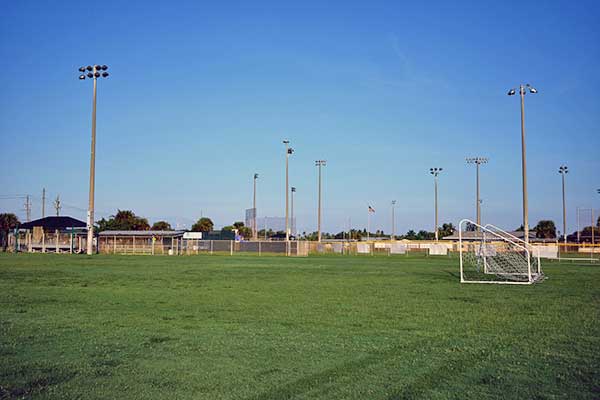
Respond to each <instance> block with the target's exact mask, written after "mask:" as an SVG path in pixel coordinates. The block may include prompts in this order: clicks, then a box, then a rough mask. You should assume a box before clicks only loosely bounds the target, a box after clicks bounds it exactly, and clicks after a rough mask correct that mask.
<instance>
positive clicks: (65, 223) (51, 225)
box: [19, 216, 87, 230]
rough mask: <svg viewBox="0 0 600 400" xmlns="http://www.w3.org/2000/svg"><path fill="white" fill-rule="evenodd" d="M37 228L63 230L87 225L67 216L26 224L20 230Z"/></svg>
mask: <svg viewBox="0 0 600 400" xmlns="http://www.w3.org/2000/svg"><path fill="white" fill-rule="evenodd" d="M36 226H41V227H42V228H44V230H56V229H58V230H62V229H73V228H86V227H87V224H86V223H85V222H83V221H80V220H78V219H75V218H72V217H67V216H54V217H44V218H40V219H36V220H33V221H30V222H26V223H24V224H21V225H20V226H19V228H20V229H33V228H34V227H36Z"/></svg>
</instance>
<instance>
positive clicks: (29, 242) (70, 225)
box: [19, 216, 87, 253]
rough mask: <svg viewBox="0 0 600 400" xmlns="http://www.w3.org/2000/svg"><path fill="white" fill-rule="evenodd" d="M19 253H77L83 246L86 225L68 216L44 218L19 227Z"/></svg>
mask: <svg viewBox="0 0 600 400" xmlns="http://www.w3.org/2000/svg"><path fill="white" fill-rule="evenodd" d="M19 231H20V232H21V233H22V234H23V235H24V237H23V238H22V240H20V243H19V250H20V251H29V252H42V253H46V252H50V251H52V252H56V253H61V252H68V253H78V252H80V251H81V250H82V249H83V247H84V246H85V236H86V235H87V225H86V223H85V222H83V221H80V220H78V219H75V218H72V217H68V216H54V217H45V218H40V219H36V220H33V221H31V222H26V223H24V224H21V225H20V226H19Z"/></svg>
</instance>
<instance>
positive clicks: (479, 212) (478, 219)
mask: <svg viewBox="0 0 600 400" xmlns="http://www.w3.org/2000/svg"><path fill="white" fill-rule="evenodd" d="M475 167H476V168H477V199H476V201H477V204H476V206H477V230H479V229H480V228H479V226H481V202H480V200H479V162H477V163H475Z"/></svg>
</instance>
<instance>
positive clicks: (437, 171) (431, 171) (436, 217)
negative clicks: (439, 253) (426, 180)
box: [429, 168, 443, 242]
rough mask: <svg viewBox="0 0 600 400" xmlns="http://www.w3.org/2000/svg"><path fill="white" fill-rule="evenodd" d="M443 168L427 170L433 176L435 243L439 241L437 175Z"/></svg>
mask: <svg viewBox="0 0 600 400" xmlns="http://www.w3.org/2000/svg"><path fill="white" fill-rule="evenodd" d="M442 170H443V168H429V173H430V174H431V175H433V181H434V186H435V232H434V233H435V241H436V242H437V241H438V239H439V237H438V236H439V233H438V175H439V174H440V173H441V172H442Z"/></svg>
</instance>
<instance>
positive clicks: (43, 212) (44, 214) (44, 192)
mask: <svg viewBox="0 0 600 400" xmlns="http://www.w3.org/2000/svg"><path fill="white" fill-rule="evenodd" d="M45 216H46V188H43V189H42V218H44V217H45Z"/></svg>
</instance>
